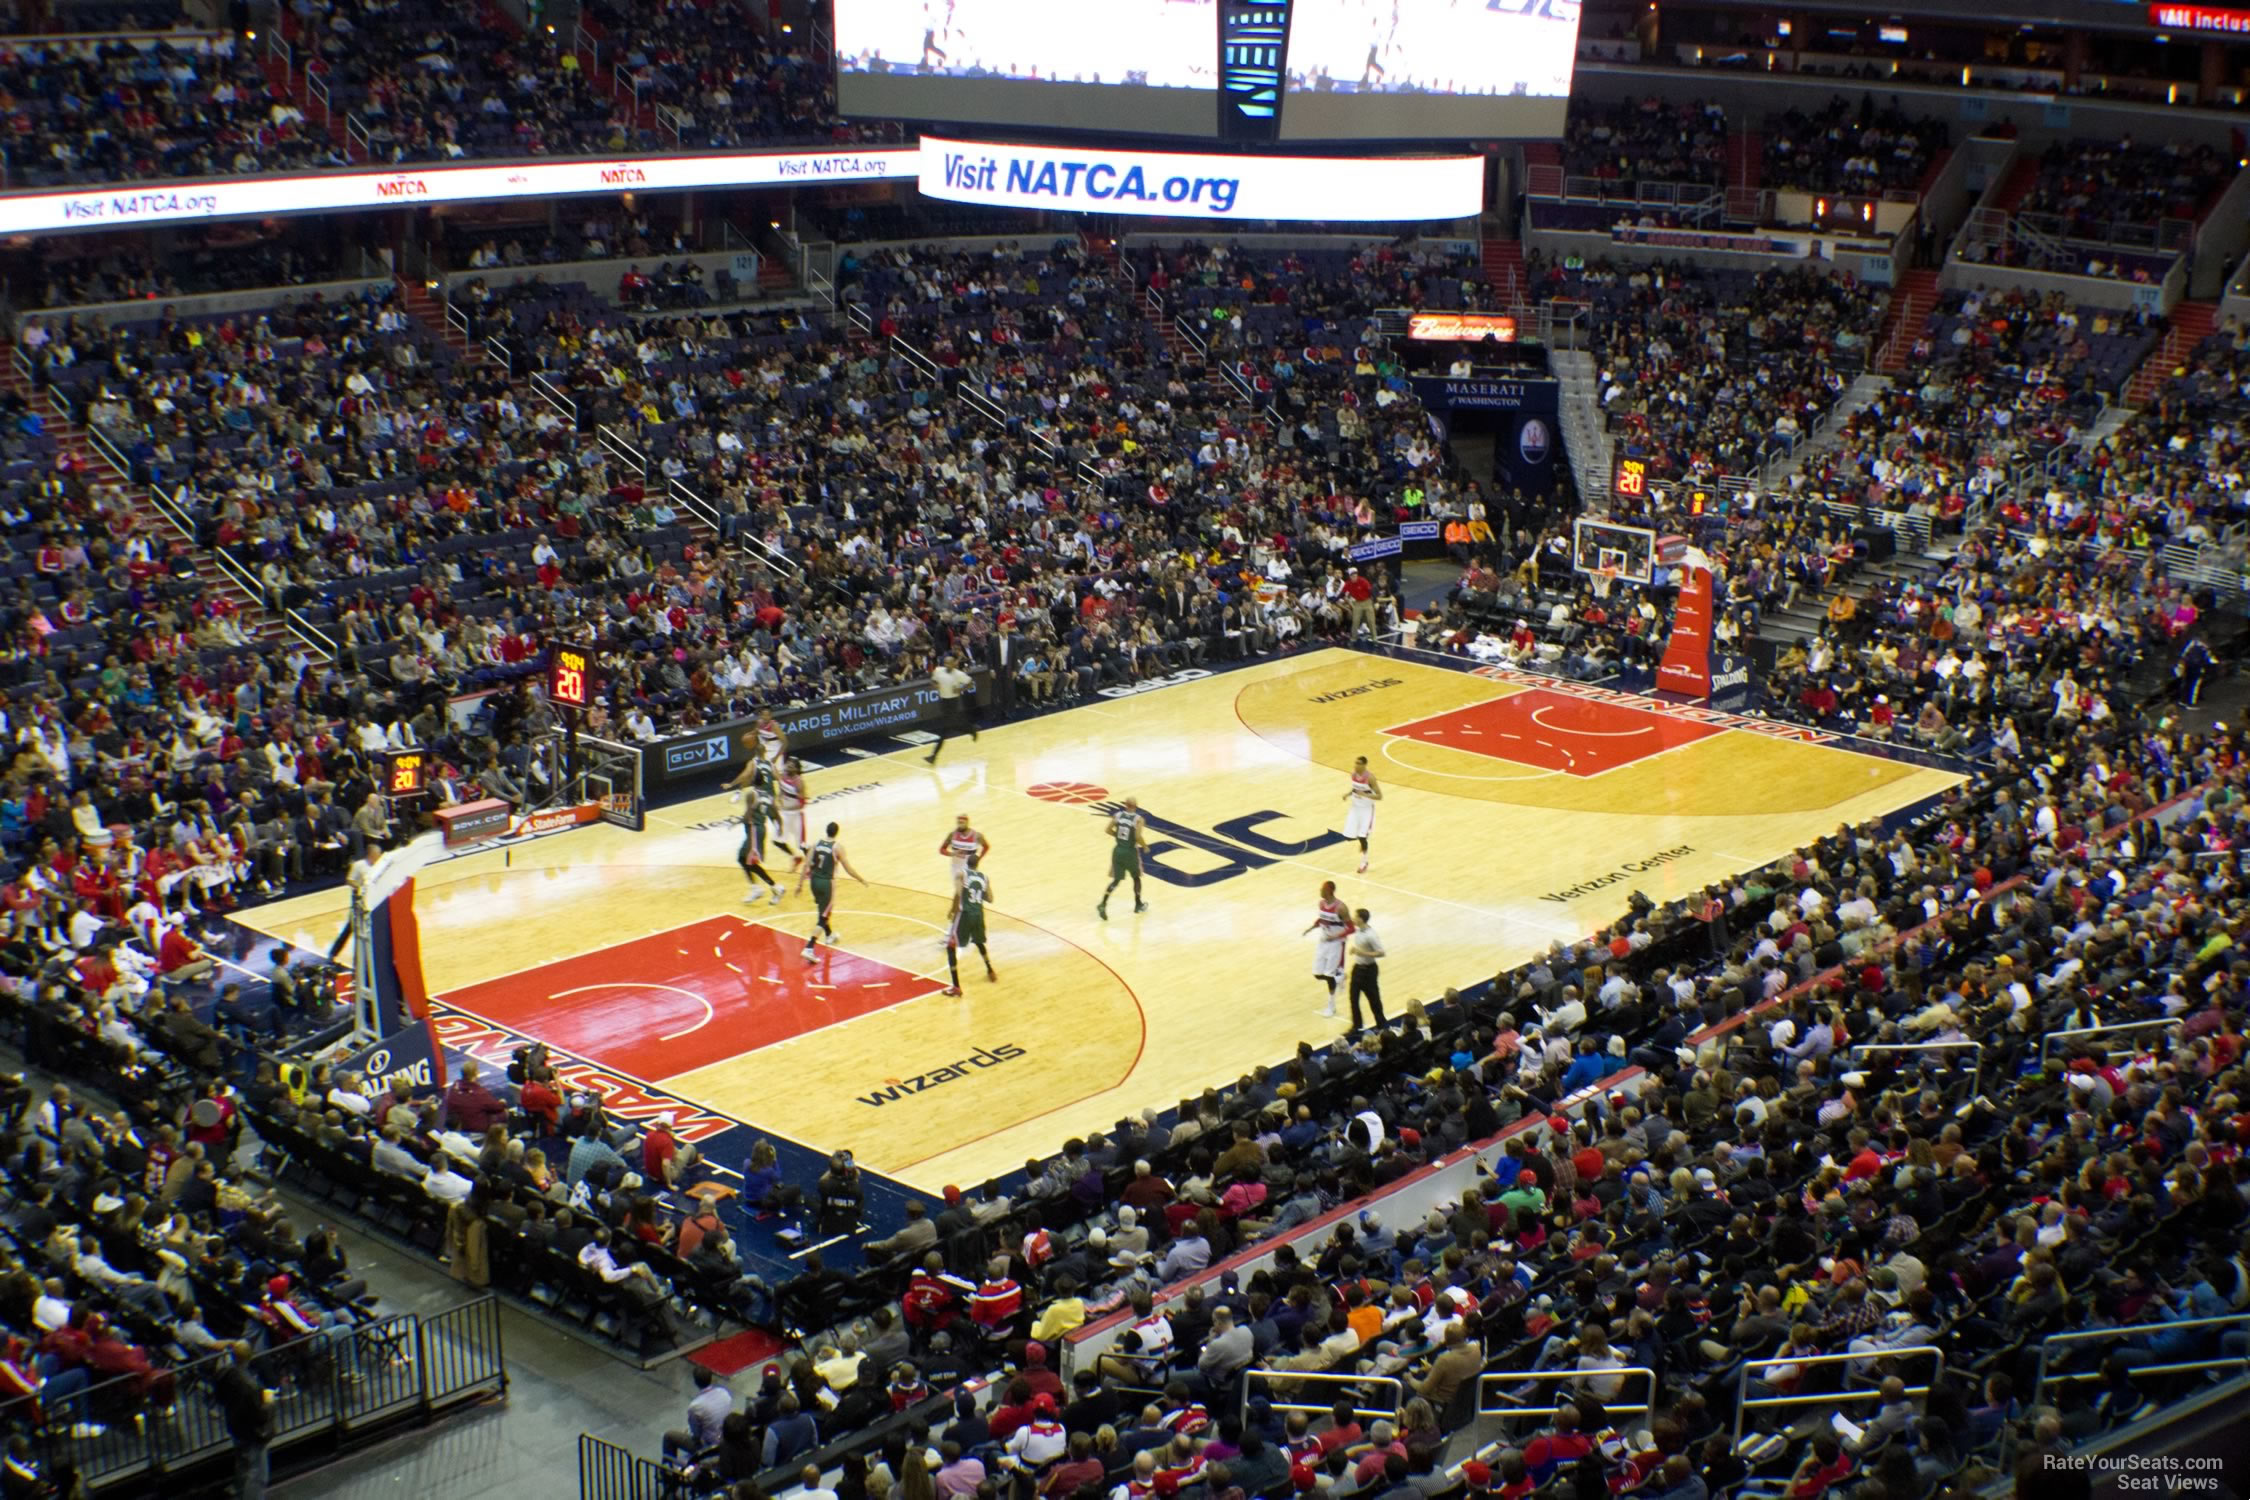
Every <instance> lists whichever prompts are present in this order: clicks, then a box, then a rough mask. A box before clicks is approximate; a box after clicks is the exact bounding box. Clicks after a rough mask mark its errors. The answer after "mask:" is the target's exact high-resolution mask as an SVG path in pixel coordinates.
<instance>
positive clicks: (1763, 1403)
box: [1733, 1344, 1945, 1448]
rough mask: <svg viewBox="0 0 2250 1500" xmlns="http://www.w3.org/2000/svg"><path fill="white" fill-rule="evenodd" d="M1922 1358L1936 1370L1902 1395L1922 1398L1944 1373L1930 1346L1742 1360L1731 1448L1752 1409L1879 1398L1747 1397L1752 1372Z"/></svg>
mask: <svg viewBox="0 0 2250 1500" xmlns="http://www.w3.org/2000/svg"><path fill="white" fill-rule="evenodd" d="M1924 1355H1926V1356H1927V1357H1929V1358H1931V1359H1934V1360H1936V1361H1937V1364H1936V1367H1935V1368H1933V1369H1932V1370H1931V1371H1930V1379H1929V1382H1928V1384H1925V1385H1910V1386H1908V1387H1907V1388H1906V1394H1907V1395H1909V1396H1926V1395H1928V1394H1929V1391H1930V1386H1932V1385H1935V1384H1937V1382H1938V1378H1939V1377H1940V1376H1942V1375H1943V1374H1945V1351H1944V1350H1943V1349H1940V1348H1938V1347H1937V1346H1936V1345H1934V1344H1910V1345H1908V1346H1907V1347H1905V1348H1903V1349H1875V1350H1870V1351H1868V1352H1867V1353H1864V1354H1798V1355H1785V1356H1781V1357H1779V1358H1775V1359H1753V1360H1749V1361H1746V1362H1745V1363H1744V1364H1743V1365H1742V1366H1741V1367H1740V1368H1739V1369H1737V1370H1736V1371H1735V1375H1734V1397H1735V1399H1734V1440H1733V1446H1734V1447H1735V1448H1740V1447H1741V1446H1742V1417H1743V1413H1744V1412H1746V1411H1749V1410H1751V1409H1752V1408H1757V1409H1760V1410H1766V1409H1771V1408H1776V1407H1783V1406H1820V1405H1826V1404H1834V1403H1837V1402H1846V1401H1850V1402H1860V1401H1879V1400H1881V1399H1882V1395H1883V1393H1882V1392H1881V1391H1880V1390H1877V1389H1875V1388H1874V1387H1872V1386H1870V1387H1869V1388H1868V1389H1866V1390H1864V1391H1821V1392H1819V1393H1818V1394H1816V1395H1809V1396H1758V1397H1752V1396H1751V1395H1750V1375H1751V1372H1752V1371H1753V1370H1778V1369H1781V1368H1782V1367H1784V1366H1786V1365H1857V1364H1870V1363H1873V1362H1874V1361H1877V1360H1884V1359H1912V1358H1914V1357H1916V1356H1924Z"/></svg>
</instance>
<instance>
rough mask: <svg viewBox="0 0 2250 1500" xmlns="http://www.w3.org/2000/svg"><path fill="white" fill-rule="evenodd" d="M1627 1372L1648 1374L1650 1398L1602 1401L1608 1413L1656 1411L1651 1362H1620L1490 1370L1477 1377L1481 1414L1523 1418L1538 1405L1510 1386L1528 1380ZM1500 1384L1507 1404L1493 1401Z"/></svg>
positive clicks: (1603, 1377) (1599, 1377)
mask: <svg viewBox="0 0 2250 1500" xmlns="http://www.w3.org/2000/svg"><path fill="white" fill-rule="evenodd" d="M1625 1375H1645V1376H1647V1377H1648V1399H1647V1400H1646V1401H1643V1402H1640V1403H1638V1404H1635V1403H1633V1402H1629V1401H1628V1402H1618V1401H1610V1400H1606V1399H1605V1400H1604V1401H1603V1402H1602V1410H1603V1411H1606V1412H1640V1413H1643V1414H1645V1413H1647V1412H1649V1411H1652V1410H1654V1409H1655V1405H1656V1389H1657V1380H1656V1372H1655V1371H1654V1370H1652V1369H1650V1368H1649V1367H1648V1366H1647V1365H1619V1366H1618V1367H1617V1368H1616V1369H1614V1370H1579V1369H1569V1370H1488V1371H1486V1372H1485V1373H1484V1374H1483V1375H1481V1376H1479V1377H1477V1415H1478V1416H1480V1417H1520V1416H1524V1415H1527V1414H1528V1413H1530V1412H1531V1411H1533V1410H1534V1409H1535V1408H1533V1407H1531V1406H1529V1405H1528V1404H1526V1403H1525V1402H1523V1401H1520V1400H1518V1399H1517V1398H1516V1395H1515V1392H1514V1391H1513V1390H1512V1389H1510V1387H1513V1386H1515V1385H1519V1384H1521V1383H1523V1382H1525V1381H1541V1382H1550V1383H1553V1384H1558V1385H1559V1384H1561V1383H1562V1382H1564V1381H1573V1380H1606V1379H1609V1378H1610V1377H1611V1376H1625ZM1496 1387H1497V1388H1499V1389H1500V1391H1501V1394H1503V1395H1504V1396H1506V1397H1507V1398H1508V1400H1507V1404H1503V1405H1500V1406H1494V1405H1492V1404H1491V1400H1490V1393H1491V1392H1492V1390H1493V1389H1494V1388H1496ZM1497 1446H1500V1447H1506V1446H1508V1445H1507V1444H1506V1443H1501V1444H1498V1445H1497Z"/></svg>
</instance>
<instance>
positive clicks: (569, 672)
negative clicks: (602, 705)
mask: <svg viewBox="0 0 2250 1500" xmlns="http://www.w3.org/2000/svg"><path fill="white" fill-rule="evenodd" d="M547 698H548V701H549V702H551V703H554V704H556V705H557V706H559V707H562V708H584V707H586V705H587V704H589V703H591V702H593V701H594V653H593V652H592V651H591V650H589V649H588V648H587V647H584V646H557V647H556V648H555V659H554V661H553V663H552V664H551V665H549V667H548V668H547Z"/></svg>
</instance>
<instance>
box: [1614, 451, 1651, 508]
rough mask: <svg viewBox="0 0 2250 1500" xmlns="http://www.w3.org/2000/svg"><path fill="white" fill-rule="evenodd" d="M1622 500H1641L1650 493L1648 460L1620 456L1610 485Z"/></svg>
mask: <svg viewBox="0 0 2250 1500" xmlns="http://www.w3.org/2000/svg"><path fill="white" fill-rule="evenodd" d="M1610 489H1611V492H1612V493H1614V494H1615V495H1616V496H1617V498H1618V499H1620V500H1639V499H1643V498H1645V497H1646V496H1647V494H1648V460H1646V459H1642V458H1625V457H1620V458H1619V459H1618V460H1617V472H1616V474H1615V475H1614V476H1613V483H1612V484H1611V486H1610Z"/></svg>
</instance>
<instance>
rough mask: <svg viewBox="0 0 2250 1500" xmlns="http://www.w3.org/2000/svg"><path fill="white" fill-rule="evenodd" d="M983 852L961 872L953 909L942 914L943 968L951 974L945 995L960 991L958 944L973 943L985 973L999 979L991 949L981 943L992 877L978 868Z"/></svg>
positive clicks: (954, 892) (985, 975)
mask: <svg viewBox="0 0 2250 1500" xmlns="http://www.w3.org/2000/svg"><path fill="white" fill-rule="evenodd" d="M983 858H984V856H983V855H981V854H972V855H970V856H969V859H968V868H967V869H966V870H964V871H962V872H961V883H960V884H959V885H957V886H955V887H954V888H953V909H952V910H951V911H948V912H947V913H946V914H945V972H946V973H947V974H948V975H949V976H950V977H951V982H950V983H949V984H947V985H946V987H945V992H946V993H947V994H948V995H958V994H960V993H961V945H962V944H963V943H974V944H975V945H976V950H977V956H978V957H979V958H981V959H983V960H984V977H985V978H987V979H998V978H999V977H1000V976H999V975H997V974H995V973H993V972H992V950H991V949H989V948H987V947H985V945H984V909H985V907H986V906H987V905H989V904H990V903H991V901H992V879H991V877H990V876H988V875H986V874H985V873H984V871H982V870H980V869H978V868H977V866H978V864H979V863H981V862H982V860H983Z"/></svg>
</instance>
